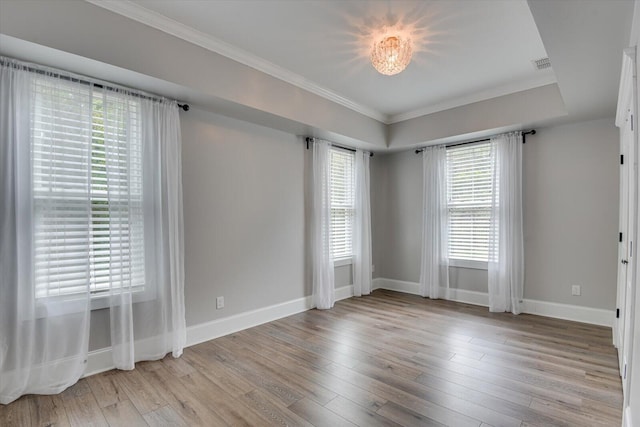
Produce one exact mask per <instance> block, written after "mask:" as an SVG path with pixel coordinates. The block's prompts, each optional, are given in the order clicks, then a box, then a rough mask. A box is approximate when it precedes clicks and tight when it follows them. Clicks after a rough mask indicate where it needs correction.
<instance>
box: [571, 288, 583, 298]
mask: <svg viewBox="0 0 640 427" xmlns="http://www.w3.org/2000/svg"><path fill="white" fill-rule="evenodd" d="M581 291H582V289H581V286H580V285H573V286H571V295H573V296H574V297H579V296H580V294H581Z"/></svg>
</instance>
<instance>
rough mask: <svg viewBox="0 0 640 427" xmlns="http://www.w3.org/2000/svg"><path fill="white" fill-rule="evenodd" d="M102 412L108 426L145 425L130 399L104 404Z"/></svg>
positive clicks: (139, 426) (138, 426)
mask: <svg viewBox="0 0 640 427" xmlns="http://www.w3.org/2000/svg"><path fill="white" fill-rule="evenodd" d="M102 414H103V415H104V417H105V418H106V420H107V423H109V426H110V427H147V422H146V421H145V420H144V418H142V415H140V413H139V412H138V410H137V409H136V407H135V406H133V403H131V401H130V400H125V401H121V402H116V403H114V404H112V405H109V406H105V407H104V408H102Z"/></svg>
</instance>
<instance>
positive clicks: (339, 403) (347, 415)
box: [324, 396, 399, 427]
mask: <svg viewBox="0 0 640 427" xmlns="http://www.w3.org/2000/svg"><path fill="white" fill-rule="evenodd" d="M324 407H325V408H327V409H329V410H331V411H333V412H335V413H336V414H338V415H340V416H341V417H342V418H344V419H345V420H347V421H351V422H352V423H354V424H355V425H358V426H371V427H398V426H399V424H397V423H395V422H393V421H391V420H389V419H387V418H385V417H383V416H381V415H379V414H378V413H377V412H375V411H371V410H369V409H367V408H363V407H362V406H360V405H358V404H356V403H354V402H352V401H350V400H349V399H346V398H344V397H342V396H337V397H336V398H335V399H333V400H332V401H331V402H329V403H327V404H326V405H324Z"/></svg>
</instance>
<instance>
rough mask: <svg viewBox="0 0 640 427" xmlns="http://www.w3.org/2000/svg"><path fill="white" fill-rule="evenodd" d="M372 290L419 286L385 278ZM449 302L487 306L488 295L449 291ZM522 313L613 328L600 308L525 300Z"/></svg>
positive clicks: (412, 291) (412, 290) (612, 314)
mask: <svg viewBox="0 0 640 427" xmlns="http://www.w3.org/2000/svg"><path fill="white" fill-rule="evenodd" d="M373 289H388V290H391V291H398V292H404V293H407V294H413V295H419V294H420V292H419V290H420V284H419V283H415V282H405V281H401V280H393V279H386V278H376V279H373ZM449 299H450V300H451V301H457V302H464V303H467V304H474V305H480V306H483V307H488V306H489V295H488V294H487V293H486V292H476V291H467V290H464V289H449ZM522 308H523V310H522V312H523V313H528V314H537V315H539V316H546V317H553V318H556V319H564V320H572V321H574V322H582V323H590V324H593V325H600V326H608V327H613V325H614V321H615V312H614V311H613V310H604V309H601V308H591V307H582V306H578V305H571V304H560V303H555V302H548V301H537V300H531V299H525V300H524V301H523V307H522Z"/></svg>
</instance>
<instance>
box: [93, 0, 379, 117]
mask: <svg viewBox="0 0 640 427" xmlns="http://www.w3.org/2000/svg"><path fill="white" fill-rule="evenodd" d="M85 1H86V2H88V3H91V4H93V5H95V6H98V7H101V8H103V9H106V10H109V11H111V12H113V13H117V14H119V15H122V16H125V17H127V18H129V19H133V20H134V21H138V22H140V23H142V24H144V25H147V26H149V27H152V28H155V29H157V30H160V31H163V32H165V33H167V34H170V35H172V36H175V37H178V38H180V39H182V40H185V41H187V42H189V43H192V44H195V45H197V46H200V47H202V48H204V49H207V50H209V51H211V52H215V53H217V54H220V55H222V56H225V57H227V58H229V59H232V60H234V61H236V62H239V63H241V64H243V65H246V66H248V67H251V68H253V69H256V70H258V71H260V72H263V73H265V74H268V75H270V76H271V77H275V78H277V79H279V80H282V81H284V82H287V83H289V84H292V85H294V86H297V87H299V88H300V89H304V90H306V91H308V92H311V93H313V94H315V95H318V96H321V97H322V98H325V99H327V100H329V101H332V102H335V103H336V104H339V105H342V106H343V107H346V108H349V109H351V110H353V111H356V112H358V113H360V114H363V115H365V116H367V117H370V118H372V119H374V120H377V121H379V122H382V123H385V124H388V123H389V116H388V115H387V114H384V113H382V112H380V111H378V110H375V109H373V108H369V107H367V106H365V105H362V104H359V103H357V102H355V101H353V100H351V99H348V98H345V97H344V96H341V95H339V94H337V93H336V92H333V91H331V90H329V89H327V88H325V87H322V86H320V85H318V84H316V83H314V82H312V81H310V80H308V79H306V78H304V77H302V76H301V75H299V74H296V73H294V72H292V71H289V70H287V69H285V68H283V67H280V66H279V65H276V64H274V63H272V62H269V61H266V60H264V59H262V58H260V57H258V56H256V55H254V54H252V53H250V52H247V51H246V50H243V49H240V48H238V47H236V46H233V45H231V44H229V43H226V42H224V41H222V40H220V39H218V38H215V37H213V36H211V35H209V34H206V33H204V32H202V31H199V30H196V29H194V28H192V27H189V26H187V25H184V24H182V23H180V22H178V21H176V20H173V19H171V18H168V17H166V16H164V15H162V14H160V13H158V12H155V11H152V10H149V9H147V8H145V7H142V6H140V5H138V4H135V3H133V2H131V1H130V0H85Z"/></svg>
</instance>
